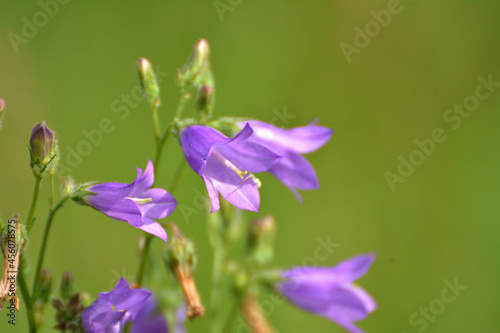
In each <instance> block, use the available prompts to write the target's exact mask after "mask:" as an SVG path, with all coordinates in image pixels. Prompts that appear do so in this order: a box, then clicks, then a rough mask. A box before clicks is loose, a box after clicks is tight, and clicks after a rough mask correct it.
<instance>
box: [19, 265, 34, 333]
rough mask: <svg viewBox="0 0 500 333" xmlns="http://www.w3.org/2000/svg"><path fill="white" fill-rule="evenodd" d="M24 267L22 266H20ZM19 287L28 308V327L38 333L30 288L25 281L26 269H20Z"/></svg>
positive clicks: (30, 330) (32, 331)
mask: <svg viewBox="0 0 500 333" xmlns="http://www.w3.org/2000/svg"><path fill="white" fill-rule="evenodd" d="M20 266H22V265H20ZM18 286H19V289H20V290H21V296H22V298H23V301H24V304H25V306H26V315H27V316H28V326H29V332H30V333H35V332H36V323H35V313H34V312H33V304H31V298H30V294H29V291H28V287H27V285H26V280H25V279H24V268H23V267H20V269H19V274H18Z"/></svg>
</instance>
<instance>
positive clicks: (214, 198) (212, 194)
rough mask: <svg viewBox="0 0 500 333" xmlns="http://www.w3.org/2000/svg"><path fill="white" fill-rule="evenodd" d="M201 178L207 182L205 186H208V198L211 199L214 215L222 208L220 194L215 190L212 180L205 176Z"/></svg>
mask: <svg viewBox="0 0 500 333" xmlns="http://www.w3.org/2000/svg"><path fill="white" fill-rule="evenodd" d="M201 177H202V178H203V180H204V181H205V185H206V186H207V192H208V197H209V198H210V203H211V204H212V209H211V211H210V213H213V212H215V211H217V210H219V208H220V202H219V193H218V192H217V190H216V189H215V186H214V184H213V183H212V180H210V178H207V177H205V176H201Z"/></svg>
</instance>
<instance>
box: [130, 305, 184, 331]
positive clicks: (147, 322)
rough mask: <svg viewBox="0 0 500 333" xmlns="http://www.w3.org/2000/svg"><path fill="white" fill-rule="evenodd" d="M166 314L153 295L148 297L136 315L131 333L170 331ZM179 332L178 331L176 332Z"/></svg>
mask: <svg viewBox="0 0 500 333" xmlns="http://www.w3.org/2000/svg"><path fill="white" fill-rule="evenodd" d="M168 332H169V330H168V324H167V320H166V319H165V315H164V314H163V313H162V312H161V311H160V309H159V308H158V305H157V304H156V302H155V301H154V299H153V297H150V298H148V300H147V301H146V302H145V303H144V305H143V306H142V308H141V310H140V311H139V312H138V313H137V315H136V316H135V319H134V321H133V322H132V326H131V327H130V333H168ZM175 333H177V332H175Z"/></svg>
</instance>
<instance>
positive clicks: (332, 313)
mask: <svg viewBox="0 0 500 333" xmlns="http://www.w3.org/2000/svg"><path fill="white" fill-rule="evenodd" d="M374 260H375V255H374V254H366V255H359V256H357V257H354V258H351V259H349V260H346V261H344V262H341V263H340V264H338V265H337V266H335V267H302V268H294V269H290V270H288V271H285V272H283V274H282V278H283V279H284V281H283V282H280V283H279V284H278V285H277V289H278V290H279V292H280V293H281V294H282V295H283V296H285V297H286V298H287V299H288V300H289V301H290V302H291V303H293V304H294V305H295V306H297V307H299V308H301V309H302V310H305V311H308V312H312V313H314V314H316V315H318V316H322V317H326V318H328V319H330V320H332V321H334V322H336V323H337V324H339V325H340V326H342V327H343V328H345V329H346V330H347V331H349V332H351V333H362V332H363V331H362V330H361V329H359V328H358V327H357V326H355V325H354V322H356V321H359V320H362V319H365V318H366V317H367V316H368V314H369V313H370V312H372V311H373V310H375V309H376V307H377V305H376V303H375V301H374V300H373V298H372V297H371V296H370V295H369V294H368V293H367V292H366V291H365V290H363V289H361V288H360V287H358V286H356V285H355V284H354V283H353V282H354V281H355V280H357V279H359V278H360V277H361V276H363V275H364V274H365V273H366V272H367V271H368V269H369V268H370V266H371V264H372V262H373V261H374Z"/></svg>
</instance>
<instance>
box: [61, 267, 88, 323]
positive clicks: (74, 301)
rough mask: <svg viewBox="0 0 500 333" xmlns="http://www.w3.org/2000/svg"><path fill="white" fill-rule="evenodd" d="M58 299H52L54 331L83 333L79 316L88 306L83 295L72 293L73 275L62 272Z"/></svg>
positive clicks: (85, 296)
mask: <svg viewBox="0 0 500 333" xmlns="http://www.w3.org/2000/svg"><path fill="white" fill-rule="evenodd" d="M59 293H60V298H59V299H54V300H53V301H52V305H53V306H54V308H55V309H56V326H55V327H54V328H55V329H56V330H58V331H61V332H78V333H83V332H84V330H83V328H82V325H81V315H82V312H83V310H84V309H85V308H86V307H87V306H88V305H89V304H90V299H89V297H88V295H87V294H85V293H81V294H80V293H74V292H73V274H71V273H70V272H64V273H63V276H62V279H61V286H60V290H59Z"/></svg>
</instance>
